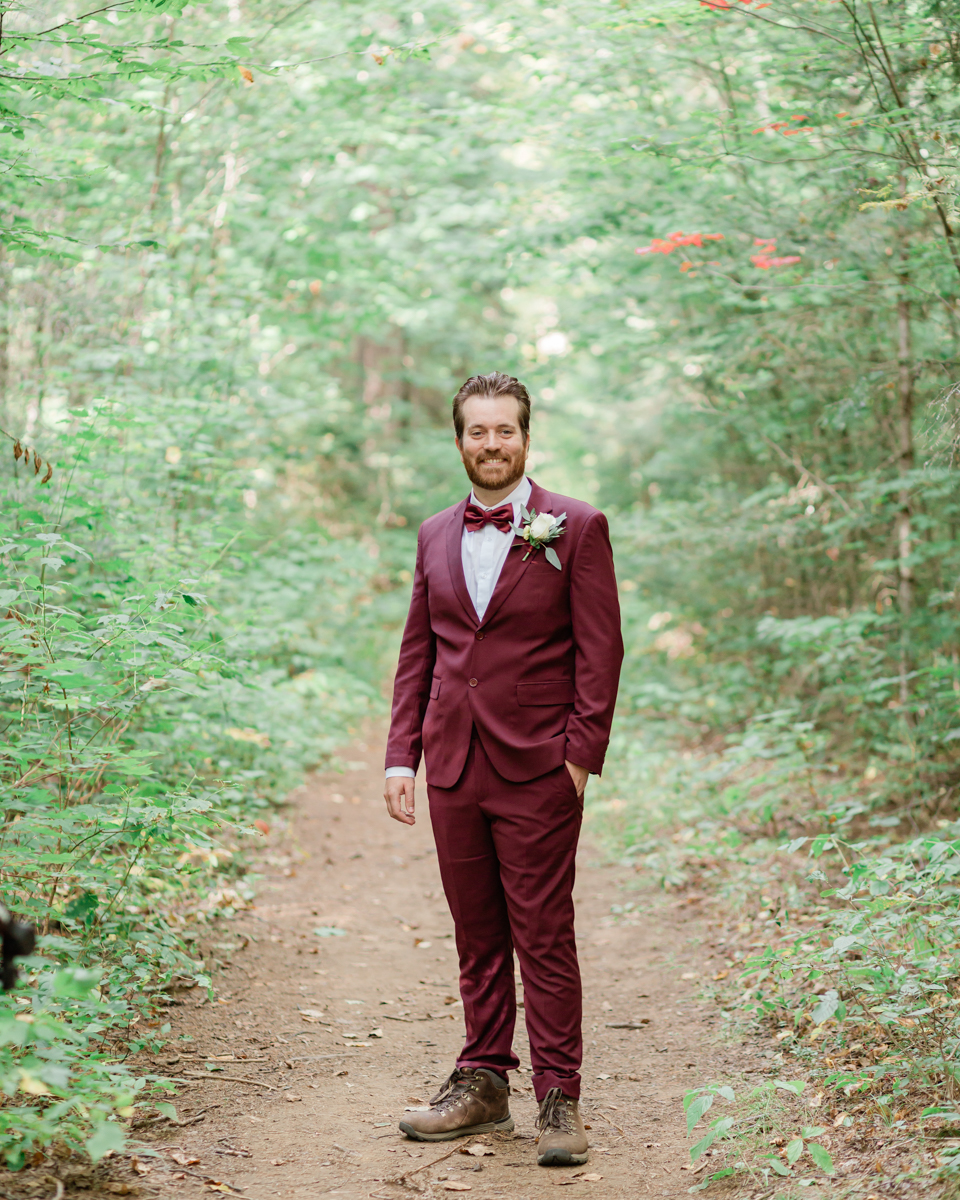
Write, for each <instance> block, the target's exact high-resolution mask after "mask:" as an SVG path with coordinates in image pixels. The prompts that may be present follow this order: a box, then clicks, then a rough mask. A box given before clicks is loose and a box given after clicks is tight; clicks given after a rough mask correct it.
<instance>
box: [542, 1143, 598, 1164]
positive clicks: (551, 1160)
mask: <svg viewBox="0 0 960 1200" xmlns="http://www.w3.org/2000/svg"><path fill="white" fill-rule="evenodd" d="M589 1157H590V1155H589V1152H588V1151H584V1153H583V1154H572V1153H571V1152H570V1151H569V1150H561V1149H560V1148H559V1146H558V1147H556V1148H555V1149H552V1150H545V1151H544V1152H543V1154H538V1155H537V1166H539V1167H579V1166H582V1165H583V1164H584V1163H585V1162H586V1161H587V1159H588V1158H589Z"/></svg>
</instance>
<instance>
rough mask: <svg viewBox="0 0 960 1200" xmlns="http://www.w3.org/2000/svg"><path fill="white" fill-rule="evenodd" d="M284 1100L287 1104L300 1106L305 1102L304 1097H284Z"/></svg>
mask: <svg viewBox="0 0 960 1200" xmlns="http://www.w3.org/2000/svg"><path fill="white" fill-rule="evenodd" d="M284 1100H286V1102H287V1103H288V1104H299V1103H300V1102H301V1101H302V1100H303V1097H302V1096H284Z"/></svg>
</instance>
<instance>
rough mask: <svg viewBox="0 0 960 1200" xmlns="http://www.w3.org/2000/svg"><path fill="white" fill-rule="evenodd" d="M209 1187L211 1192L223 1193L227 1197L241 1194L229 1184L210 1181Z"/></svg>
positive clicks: (208, 1182)
mask: <svg viewBox="0 0 960 1200" xmlns="http://www.w3.org/2000/svg"><path fill="white" fill-rule="evenodd" d="M207 1187H208V1188H209V1189H210V1191H211V1192H223V1193H224V1195H227V1196H237V1195H239V1192H238V1190H237V1189H236V1188H232V1187H231V1186H230V1184H229V1183H219V1182H217V1181H216V1180H212V1181H211V1180H208V1181H207Z"/></svg>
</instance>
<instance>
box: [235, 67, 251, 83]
mask: <svg viewBox="0 0 960 1200" xmlns="http://www.w3.org/2000/svg"><path fill="white" fill-rule="evenodd" d="M237 70H238V71H239V72H240V74H241V75H242V76H243V78H244V79H245V80H246V82H247V83H253V72H252V71H251V70H250V68H249V67H237Z"/></svg>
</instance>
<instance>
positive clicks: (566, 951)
mask: <svg viewBox="0 0 960 1200" xmlns="http://www.w3.org/2000/svg"><path fill="white" fill-rule="evenodd" d="M427 794H428V796H429V799H430V820H431V822H432V824H433V832H434V837H435V839H436V844H437V857H438V859H439V864H440V875H441V877H442V879H443V887H444V891H445V892H446V895H447V901H448V903H449V905H450V911H451V912H452V913H453V920H454V925H455V928H456V937H457V949H458V951H459V952H460V995H461V997H462V999H463V1011H464V1018H465V1021H466V1027H467V1039H466V1042H465V1044H464V1047H463V1050H462V1052H461V1054H460V1057H459V1058H458V1060H457V1065H458V1066H460V1067H487V1068H489V1069H490V1070H491V1071H496V1072H497V1073H498V1074H500V1075H504V1076H505V1075H506V1073H507V1071H509V1070H514V1069H516V1067H517V1066H519V1060H518V1058H517V1056H516V1055H515V1054H514V1052H513V1030H514V1024H515V1021H516V1015H517V1013H516V984H515V982H514V973H513V952H514V949H516V952H517V958H518V959H519V962H520V976H521V979H522V981H523V997H524V1012H525V1016H526V1024H527V1033H528V1035H529V1038H530V1062H531V1064H532V1066H533V1087H534V1092H535V1093H536V1097H537V1100H542V1099H543V1098H544V1096H545V1095H546V1094H547V1092H548V1091H549V1090H550V1089H551V1088H554V1087H558V1088H560V1090H561V1091H562V1092H563V1094H564V1095H565V1096H570V1097H572V1098H573V1099H577V1098H579V1095H580V1063H581V1059H582V1053H583V1039H582V1034H581V1030H580V1022H581V1010H582V999H581V990H580V967H579V964H578V962H577V946H576V942H575V940H574V929H573V921H574V912H573V897H572V891H573V880H574V873H575V869H576V852H577V840H578V838H579V836H580V824H581V818H582V804H581V801H580V800H579V798H578V797H577V790H576V787H575V785H574V783H573V780H572V779H571V778H570V772H569V771H568V770H567V768H566V767H565V766H560V767H557V768H556V770H553V771H549V772H548V773H547V774H546V775H541V776H540V777H539V778H538V779H531V780H529V781H528V782H526V783H511V782H510V781H509V780H507V779H504V778H503V776H502V775H500V774H498V773H497V771H496V770H495V769H494V767H493V766H492V764H491V763H490V760H489V759H488V757H487V755H486V753H485V751H484V749H483V745H482V743H481V742H480V740H479V738H478V737H477V736H476V734H474V737H473V740H472V742H471V745H470V753H469V755H468V756H467V761H466V765H465V766H464V768H463V773H462V774H461V776H460V778H459V779H458V780H457V782H456V783H455V784H454V786H453V787H450V788H440V787H428V788H427Z"/></svg>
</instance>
